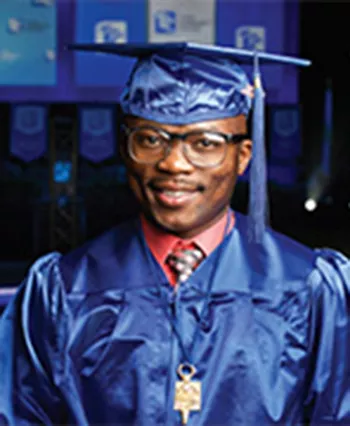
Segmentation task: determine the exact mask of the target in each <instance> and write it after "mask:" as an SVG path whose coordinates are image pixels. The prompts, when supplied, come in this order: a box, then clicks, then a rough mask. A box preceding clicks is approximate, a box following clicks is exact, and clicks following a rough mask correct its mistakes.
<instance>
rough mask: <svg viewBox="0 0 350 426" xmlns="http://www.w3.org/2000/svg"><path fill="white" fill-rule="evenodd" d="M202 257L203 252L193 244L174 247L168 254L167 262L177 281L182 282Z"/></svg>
mask: <svg viewBox="0 0 350 426" xmlns="http://www.w3.org/2000/svg"><path fill="white" fill-rule="evenodd" d="M203 258H204V254H203V252H202V251H201V250H200V249H199V248H197V247H196V246H195V245H194V244H190V245H188V246H182V247H176V248H175V249H174V250H173V251H172V252H171V253H170V254H169V256H168V258H167V263H168V264H169V265H170V267H171V268H172V269H173V271H174V272H175V273H176V275H177V280H178V282H180V283H181V282H184V281H186V280H187V279H188V277H189V276H190V275H191V274H192V272H193V271H194V270H195V269H196V268H197V266H198V265H199V264H200V263H201V261H202V260H203Z"/></svg>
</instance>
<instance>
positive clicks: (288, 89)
mask: <svg viewBox="0 0 350 426" xmlns="http://www.w3.org/2000/svg"><path fill="white" fill-rule="evenodd" d="M295 10H296V13H295ZM298 17H299V14H298V2H297V1H294V0H292V1H287V0H274V1H263V2H254V3H252V2H251V1H237V0H217V6H216V20H217V23H218V24H217V28H216V43H217V44H221V45H226V46H230V47H236V48H240V49H248V50H253V51H254V50H257V51H267V52H271V53H280V54H286V55H291V56H297V54H298V52H297V49H298V33H299V22H298ZM219 23H220V24H219ZM294 40H295V41H294ZM243 67H244V68H245V69H246V71H248V72H249V73H251V71H252V67H249V66H245V65H244V66H243ZM261 68H262V76H263V85H264V88H265V89H266V92H267V102H274V103H277V102H278V103H280V102H282V101H281V99H285V100H284V102H295V101H297V73H298V70H297V67H291V66H287V65H278V64H274V65H262V67H261ZM282 93H283V96H282ZM289 99H290V100H289Z"/></svg>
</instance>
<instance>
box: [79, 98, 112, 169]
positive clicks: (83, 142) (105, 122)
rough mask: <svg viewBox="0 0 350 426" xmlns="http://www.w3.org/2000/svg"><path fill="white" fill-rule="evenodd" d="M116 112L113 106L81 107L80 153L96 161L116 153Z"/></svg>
mask: <svg viewBox="0 0 350 426" xmlns="http://www.w3.org/2000/svg"><path fill="white" fill-rule="evenodd" d="M114 115H115V112H114V108H113V107H100V108H98V107H90V106H82V107H81V108H80V154H81V156H82V157H84V158H86V159H87V160H89V161H92V162H94V163H99V162H101V161H104V160H106V159H107V158H110V157H112V156H113V155H114V153H115V142H116V135H115V126H114V122H115V117H114Z"/></svg>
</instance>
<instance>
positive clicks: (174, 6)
mask: <svg viewBox="0 0 350 426" xmlns="http://www.w3.org/2000/svg"><path fill="white" fill-rule="evenodd" d="M215 5H216V1H215V0H205V1H203V0H149V1H148V25H149V31H148V34H149V35H148V38H149V41H150V42H152V43H153V42H154V43H161V42H174V41H192V42H197V43H215V31H216V27H215Z"/></svg>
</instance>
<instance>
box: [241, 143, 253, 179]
mask: <svg viewBox="0 0 350 426" xmlns="http://www.w3.org/2000/svg"><path fill="white" fill-rule="evenodd" d="M252 149H253V144H252V141H251V140H250V139H245V140H244V141H242V142H241V143H240V146H239V153H238V175H239V176H241V175H243V173H244V172H245V170H246V168H247V167H248V164H249V162H250V159H251V158H252Z"/></svg>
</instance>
